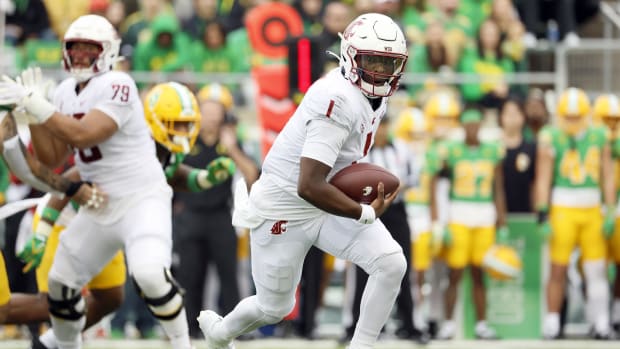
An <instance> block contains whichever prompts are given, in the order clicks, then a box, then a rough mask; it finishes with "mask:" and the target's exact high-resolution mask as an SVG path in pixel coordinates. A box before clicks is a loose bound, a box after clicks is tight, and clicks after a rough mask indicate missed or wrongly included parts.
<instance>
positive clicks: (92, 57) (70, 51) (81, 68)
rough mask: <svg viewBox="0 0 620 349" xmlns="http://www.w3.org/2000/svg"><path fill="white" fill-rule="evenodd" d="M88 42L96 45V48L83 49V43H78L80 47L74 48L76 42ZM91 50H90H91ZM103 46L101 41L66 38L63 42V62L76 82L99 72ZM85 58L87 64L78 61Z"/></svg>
mask: <svg viewBox="0 0 620 349" xmlns="http://www.w3.org/2000/svg"><path fill="white" fill-rule="evenodd" d="M79 43H82V44H89V45H92V46H93V47H97V48H98V50H97V51H94V50H90V51H89V50H88V49H86V50H85V49H84V45H80V46H81V47H82V49H75V48H74V47H75V46H76V44H79ZM91 51H92V52H91ZM102 52H103V46H102V45H101V43H99V42H96V41H91V40H68V41H65V42H64V50H63V63H64V65H65V69H66V70H67V71H69V72H70V73H71V75H73V76H74V77H75V78H76V79H77V80H78V82H82V81H86V80H88V79H90V78H91V77H92V76H93V75H95V74H97V73H99V71H100V69H99V62H100V58H101V53H102ZM84 59H87V60H88V62H89V63H88V64H81V62H80V61H82V60H84Z"/></svg>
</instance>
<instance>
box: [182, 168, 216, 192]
mask: <svg viewBox="0 0 620 349" xmlns="http://www.w3.org/2000/svg"><path fill="white" fill-rule="evenodd" d="M208 175H209V172H208V171H207V170H204V169H193V170H191V171H190V172H189V174H188V175H187V188H188V189H189V190H190V191H192V192H199V191H203V190H205V189H209V188H211V187H212V185H211V182H210V181H209V180H208V179H207V177H208Z"/></svg>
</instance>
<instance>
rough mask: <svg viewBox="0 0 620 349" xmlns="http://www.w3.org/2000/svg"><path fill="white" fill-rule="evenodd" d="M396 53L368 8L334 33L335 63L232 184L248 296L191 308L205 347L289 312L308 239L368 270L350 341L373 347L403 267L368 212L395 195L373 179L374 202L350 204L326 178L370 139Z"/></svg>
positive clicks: (225, 343)
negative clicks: (250, 288)
mask: <svg viewBox="0 0 620 349" xmlns="http://www.w3.org/2000/svg"><path fill="white" fill-rule="evenodd" d="M406 60H407V46H406V43H405V37H404V35H403V33H402V31H401V30H400V28H399V27H398V25H397V24H396V23H394V21H392V20H391V19H390V18H389V17H387V16H384V15H381V14H375V13H370V14H363V15H361V16H359V17H358V18H356V19H355V20H354V21H353V22H352V23H351V24H349V26H348V27H347V29H346V30H345V31H344V33H343V34H342V35H341V56H340V67H338V68H336V69H334V70H332V71H330V72H328V73H327V74H326V76H324V77H323V78H322V79H320V80H318V81H317V82H315V83H314V84H313V85H312V86H311V87H310V89H309V90H308V92H307V94H306V95H305V97H304V99H303V100H302V102H301V104H300V105H299V107H298V108H297V110H296V112H295V113H294V114H293V116H292V117H291V119H290V120H289V121H288V123H287V124H286V126H285V127H284V129H283V130H282V132H281V133H280V134H279V135H278V136H277V138H276V140H275V142H274V144H273V146H272V148H271V150H270V151H269V153H268V154H267V156H266V158H265V161H264V163H263V171H262V173H261V176H260V178H259V179H258V181H257V182H255V183H254V185H253V186H252V188H251V191H250V193H249V197H248V196H247V195H248V194H247V191H245V185H244V184H243V183H241V182H239V183H238V184H237V188H236V193H235V211H234V214H233V222H234V223H235V225H237V226H239V227H247V228H250V229H251V233H250V239H251V251H252V254H251V259H252V277H253V279H254V284H255V286H256V295H254V296H251V297H248V298H245V299H243V300H241V302H239V304H238V305H237V306H236V307H235V309H234V310H233V311H232V312H230V313H229V314H228V315H226V316H225V317H224V318H222V317H221V316H219V315H218V314H217V313H215V312H213V311H210V310H205V311H202V312H201V313H200V316H199V317H198V322H199V324H200V328H201V330H202V331H203V333H204V335H205V339H206V342H207V347H208V348H210V349H218V348H233V343H232V340H233V339H234V338H235V337H237V336H239V335H241V334H244V333H247V332H250V331H252V330H254V329H256V328H258V327H261V326H264V325H267V324H274V323H277V322H279V321H280V320H282V318H284V317H285V316H286V315H287V314H289V313H290V312H291V310H292V309H293V307H294V305H295V291H296V289H297V284H298V283H299V280H300V276H301V270H302V265H303V261H304V258H305V256H306V254H307V252H308V249H309V248H310V247H311V246H313V245H314V246H316V247H318V248H320V249H321V250H323V251H325V252H326V253H329V254H332V255H334V256H336V257H339V258H342V259H346V260H349V261H352V262H353V263H355V264H357V265H358V266H360V267H361V268H363V269H364V270H365V271H366V272H367V273H368V274H369V278H368V283H367V285H366V288H365V289H364V295H363V298H362V302H361V309H360V316H359V321H358V323H357V326H356V329H355V332H354V334H353V338H352V340H351V343H350V348H353V349H359V348H372V347H373V345H374V344H375V342H376V340H377V337H378V335H379V332H380V331H381V328H382V327H383V325H384V324H385V322H386V321H387V319H388V317H389V315H390V311H391V309H392V306H393V304H394V301H395V299H396V296H397V294H398V292H399V287H400V283H401V280H402V278H403V276H404V274H405V271H406V269H407V265H406V263H407V261H406V260H405V257H404V254H403V252H402V249H401V247H400V246H399V245H398V243H396V241H394V239H392V237H391V235H390V233H389V232H388V231H387V230H386V228H385V226H384V225H383V224H382V223H381V221H379V220H378V219H377V217H379V216H380V215H381V214H382V213H383V212H384V211H385V209H386V208H387V207H388V205H389V204H390V203H391V202H392V200H393V199H394V198H395V197H396V194H397V193H391V194H390V195H388V196H387V197H386V196H385V195H384V188H383V184H379V185H378V188H377V191H378V196H377V199H376V200H374V201H373V202H372V203H371V204H370V205H367V204H359V203H358V202H355V201H353V200H352V199H350V198H349V197H348V196H346V195H345V194H344V193H343V192H341V191H340V190H338V189H337V188H336V187H334V186H333V185H331V184H329V182H328V180H329V179H330V178H331V176H332V175H333V174H335V173H336V172H337V171H339V170H341V169H343V168H344V167H346V166H348V165H350V164H351V163H353V162H356V161H358V160H360V159H361V158H363V157H364V156H365V155H366V153H367V152H368V150H369V149H370V147H371V146H372V144H373V139H374V137H373V135H374V132H375V131H376V129H377V127H378V126H379V123H380V120H381V118H383V117H384V115H385V111H386V103H387V97H388V96H390V95H391V94H392V93H393V92H394V91H395V90H396V89H397V87H398V82H399V80H400V77H401V74H402V71H403V67H404V65H405V62H406Z"/></svg>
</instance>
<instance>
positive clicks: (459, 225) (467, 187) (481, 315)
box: [431, 109, 507, 339]
mask: <svg viewBox="0 0 620 349" xmlns="http://www.w3.org/2000/svg"><path fill="white" fill-rule="evenodd" d="M460 118H461V124H462V125H463V128H464V130H465V139H464V140H462V141H453V142H447V144H445V153H444V157H443V159H442V161H443V163H444V165H445V167H446V169H447V170H448V171H449V173H450V208H449V219H448V222H449V223H448V229H447V230H446V232H445V236H444V243H445V247H444V251H443V258H444V260H445V262H446V264H447V265H448V268H449V270H450V271H449V284H448V288H447V289H446V293H445V304H446V308H445V315H446V320H445V321H444V323H443V324H442V326H441V329H440V330H439V333H438V334H437V338H438V339H452V338H453V337H454V335H455V334H456V326H457V325H456V323H455V321H454V320H453V316H454V308H455V305H456V300H457V292H458V285H459V283H460V281H461V278H462V276H463V272H464V271H465V268H466V267H469V270H470V273H471V278H472V281H473V285H472V288H473V292H472V295H473V298H474V299H473V301H474V304H475V307H476V320H477V322H476V326H475V329H474V332H475V335H476V338H479V339H496V338H497V335H496V333H495V330H494V329H493V328H491V327H489V326H488V324H487V323H486V321H485V319H486V293H485V286H484V280H483V269H482V260H483V257H484V254H485V253H486V252H487V251H488V250H489V248H491V246H493V243H494V242H495V235H496V233H497V234H498V235H500V236H502V237H504V236H505V235H506V233H507V231H506V201H505V196H504V190H503V185H504V184H503V172H502V167H501V161H502V159H503V156H504V149H503V147H502V146H501V145H500V144H498V143H494V142H481V141H480V139H479V133H480V132H479V131H480V125H481V122H482V114H481V113H480V111H478V110H475V109H468V110H465V111H464V112H463V113H462V114H461V117H460ZM431 213H432V215H433V220H436V217H437V210H436V209H432V210H431ZM500 240H501V239H500Z"/></svg>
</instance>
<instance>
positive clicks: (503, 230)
mask: <svg viewBox="0 0 620 349" xmlns="http://www.w3.org/2000/svg"><path fill="white" fill-rule="evenodd" d="M509 235H510V231H509V230H508V227H507V226H505V225H504V226H501V227H499V228H497V232H496V233H495V242H497V244H498V245H506V244H507V243H508V240H509Z"/></svg>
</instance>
